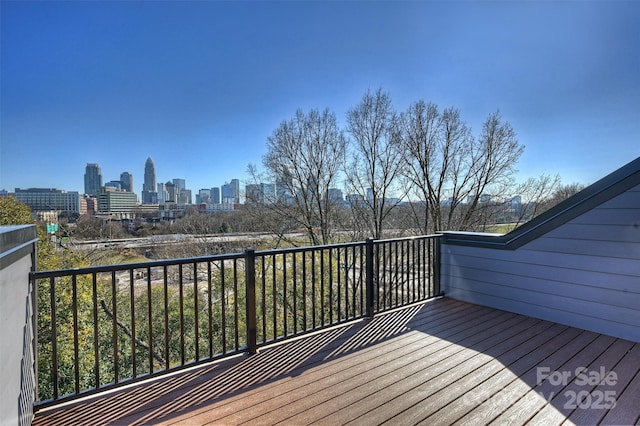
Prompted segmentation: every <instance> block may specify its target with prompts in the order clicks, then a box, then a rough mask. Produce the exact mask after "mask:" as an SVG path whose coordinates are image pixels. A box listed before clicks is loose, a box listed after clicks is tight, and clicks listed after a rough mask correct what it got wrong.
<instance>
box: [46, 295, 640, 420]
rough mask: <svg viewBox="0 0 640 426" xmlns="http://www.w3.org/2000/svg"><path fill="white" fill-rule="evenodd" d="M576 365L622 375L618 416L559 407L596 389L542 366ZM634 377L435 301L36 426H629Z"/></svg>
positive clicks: (614, 362) (636, 362)
mask: <svg viewBox="0 0 640 426" xmlns="http://www.w3.org/2000/svg"><path fill="white" fill-rule="evenodd" d="M579 366H584V367H587V368H588V369H589V371H596V370H598V369H599V368H600V367H604V368H605V369H606V370H608V371H609V370H611V371H615V372H616V373H617V374H618V381H617V382H616V383H615V385H614V386H609V387H607V389H608V390H610V391H611V392H613V393H614V394H615V397H616V401H617V405H616V406H615V407H614V408H613V409H611V410H589V409H575V410H573V409H569V408H564V405H565V403H566V399H565V397H564V396H563V395H562V392H566V391H576V392H579V391H583V390H588V391H592V390H599V389H600V387H598V386H590V387H585V386H582V385H580V384H578V383H576V382H575V381H573V378H572V380H570V381H569V383H567V385H566V386H564V385H563V386H559V385H557V384H555V385H554V384H551V383H550V381H549V380H543V381H541V382H540V383H538V376H537V374H538V373H537V372H538V368H539V367H547V368H549V369H550V371H564V370H575V368H576V367H579ZM639 370H640V344H636V343H633V342H629V341H625V340H620V339H615V338H613V337H609V336H603V335H598V334H595V333H591V332H586V331H583V330H579V329H576V328H571V327H567V326H564V325H559V324H554V323H551V322H547V321H542V320H537V319H533V318H529V317H525V316H521V315H516V314H512V313H508V312H504V311H498V310H495V309H491V308H486V307H481V306H478V305H472V304H468V303H464V302H458V301H454V300H450V299H439V300H435V301H431V302H429V303H426V304H424V305H418V306H414V307H409V308H406V309H403V310H399V311H396V312H393V313H389V314H384V315H379V316H377V317H376V318H374V319H373V320H364V321H360V322H356V323H352V324H349V325H346V326H343V327H340V328H335V329H331V330H327V331H325V332H321V333H317V334H313V335H309V336H306V337H303V338H301V339H299V340H296V341H290V342H287V343H283V344H280V345H277V346H272V347H268V348H264V349H262V350H261V351H260V352H259V353H258V354H256V355H252V356H241V357H237V358H235V359H231V360H227V361H224V362H219V363H215V364H211V365H207V366H203V367H199V368H196V369H193V370H189V371H184V372H181V373H178V374H175V375H172V376H171V377H166V378H162V379H156V380H154V381H150V382H147V383H140V384H137V385H135V386H132V387H130V388H126V389H120V390H117V391H114V392H112V393H110V394H105V395H97V396H94V397H92V398H89V399H87V400H83V401H79V402H76V403H73V404H70V405H67V406H63V407H56V408H53V409H49V410H44V411H41V412H39V413H37V414H36V417H35V419H34V422H33V424H34V425H36V426H39V425H48V424H78V423H81V424H166V425H170V424H176V425H178V424H180V425H182V424H198V425H201V424H242V423H251V424H278V423H281V424H309V423H317V424H326V425H335V424H347V423H348V424H367V425H370V424H382V423H385V422H387V423H389V424H418V423H422V424H429V425H434V424H453V423H455V422H458V423H460V424H487V423H490V422H492V421H493V422H495V423H496V424H504V423H506V422H509V423H511V424H536V423H539V424H560V423H562V422H566V423H567V424H572V423H577V424H595V423H598V422H602V423H603V424H633V423H637V422H638V421H639V419H640V396H639V395H640V373H639ZM603 388H604V387H603ZM551 392H553V393H554V398H553V399H551V401H550V402H549V401H548V400H547V398H545V396H548V395H550V393H551Z"/></svg>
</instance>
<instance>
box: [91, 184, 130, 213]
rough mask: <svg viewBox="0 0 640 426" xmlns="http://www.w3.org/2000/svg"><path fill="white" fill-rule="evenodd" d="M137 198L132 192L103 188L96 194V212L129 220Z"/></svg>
mask: <svg viewBox="0 0 640 426" xmlns="http://www.w3.org/2000/svg"><path fill="white" fill-rule="evenodd" d="M137 204H138V197H137V196H136V194H135V193H133V192H127V191H123V190H120V189H115V188H111V187H108V186H103V187H102V188H100V193H99V194H98V212H100V213H107V214H109V215H110V216H116V217H119V218H131V217H133V215H134V213H135V209H136V206H137Z"/></svg>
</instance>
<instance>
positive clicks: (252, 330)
mask: <svg viewBox="0 0 640 426" xmlns="http://www.w3.org/2000/svg"><path fill="white" fill-rule="evenodd" d="M244 259H245V265H244V268H245V283H246V299H247V348H248V351H249V354H251V355H253V354H255V353H256V352H257V334H258V329H257V325H256V252H255V250H254V249H252V248H247V249H245V250H244Z"/></svg>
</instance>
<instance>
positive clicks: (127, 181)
mask: <svg viewBox="0 0 640 426" xmlns="http://www.w3.org/2000/svg"><path fill="white" fill-rule="evenodd" d="M120 182H122V190H123V191H127V192H133V188H134V186H133V175H132V174H131V173H129V172H122V173H120Z"/></svg>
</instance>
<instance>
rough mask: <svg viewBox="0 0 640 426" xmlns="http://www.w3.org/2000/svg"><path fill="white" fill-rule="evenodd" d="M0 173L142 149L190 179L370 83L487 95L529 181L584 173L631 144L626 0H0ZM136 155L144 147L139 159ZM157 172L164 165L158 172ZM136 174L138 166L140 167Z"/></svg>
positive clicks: (238, 163)
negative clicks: (510, 131)
mask: <svg viewBox="0 0 640 426" xmlns="http://www.w3.org/2000/svg"><path fill="white" fill-rule="evenodd" d="M0 8H1V11H0V12H1V13H0V19H1V25H0V27H1V29H0V31H1V34H0V35H1V37H0V43H1V46H0V47H1V49H0V50H1V51H2V61H1V63H0V66H1V68H2V69H1V75H2V78H1V80H0V85H1V91H0V93H1V96H0V102H1V108H0V120H1V126H0V132H1V134H0V189H5V190H7V191H12V190H14V189H15V188H16V187H18V188H30V187H39V186H48V187H55V188H60V189H65V190H68V191H78V192H83V185H82V183H83V182H82V180H81V179H79V178H78V176H81V175H82V174H83V171H84V168H85V166H86V164H87V163H92V162H96V163H99V164H100V165H101V168H102V175H103V176H104V178H105V181H106V182H108V181H110V180H117V179H118V176H120V174H121V173H122V172H123V171H127V172H130V173H132V174H133V176H134V179H137V180H134V184H135V185H137V187H134V191H135V192H136V193H137V194H140V192H141V183H142V182H143V177H144V170H143V168H142V164H143V162H144V159H145V158H147V157H149V156H151V157H152V158H153V159H154V163H155V167H156V170H158V171H159V177H160V176H162V179H165V178H169V179H170V178H172V177H180V178H184V179H186V180H187V182H188V183H189V186H190V187H191V188H192V189H193V190H194V193H195V192H197V191H198V190H199V189H201V188H208V187H210V186H211V185H212V184H213V185H218V184H220V185H222V183H223V182H225V181H226V180H228V179H229V178H231V177H239V178H240V179H241V180H242V181H243V183H244V181H245V179H247V174H246V172H245V171H246V169H247V166H248V164H250V163H251V164H255V165H257V166H258V167H259V168H261V162H262V157H263V155H264V154H265V153H266V147H267V140H268V138H269V136H271V135H272V133H273V131H274V130H275V129H276V128H277V127H278V125H279V124H280V123H281V122H282V121H283V120H286V119H289V118H291V117H292V116H293V115H294V114H295V111H296V109H298V108H300V109H302V110H303V111H309V110H310V109H312V108H317V109H320V110H322V109H324V108H329V109H331V110H332V111H334V112H335V114H336V116H337V118H338V121H339V124H340V125H341V127H344V124H345V116H346V112H347V111H348V110H349V109H350V108H352V107H353V106H354V105H356V104H357V103H358V102H359V100H360V99H361V97H362V95H363V94H364V93H365V92H366V91H367V90H369V89H373V90H375V89H377V88H378V87H380V88H382V89H383V90H384V91H387V92H389V94H390V95H391V98H392V100H393V104H394V107H395V108H396V109H397V110H398V111H403V110H406V108H407V107H408V106H409V104H410V103H411V102H414V101H417V100H421V99H422V100H425V101H427V102H433V103H435V104H437V105H438V106H439V107H440V108H441V109H443V108H447V107H455V108H458V109H459V110H460V113H461V117H462V118H463V120H465V121H466V122H467V124H468V125H469V126H471V128H472V129H473V133H474V134H475V135H478V134H479V132H480V130H481V126H482V122H483V120H484V119H485V118H486V117H487V116H488V115H489V114H491V113H492V112H494V111H496V110H499V111H500V113H501V115H502V116H503V118H504V120H506V121H508V122H509V123H510V124H511V125H512V126H513V128H514V130H515V131H516V133H517V135H518V139H519V142H520V143H521V144H522V145H524V146H525V147H526V148H525V151H524V154H523V155H522V158H521V160H520V162H519V163H518V165H517V168H518V170H519V174H518V178H519V180H522V181H524V180H525V179H527V178H529V177H537V176H539V175H541V174H551V175H555V174H559V175H560V176H561V178H562V180H563V183H566V184H569V183H572V182H578V183H582V184H589V183H592V182H594V181H596V180H597V179H598V178H599V177H600V176H604V175H606V174H608V173H609V172H610V171H612V170H615V169H617V168H618V167H620V166H622V165H623V164H626V163H628V162H629V161H631V160H632V159H634V158H636V157H637V156H639V155H640V144H639V143H638V140H640V120H637V117H638V116H640V75H638V73H637V70H638V69H640V51H638V49H637V46H638V45H640V22H639V19H640V3H638V2H625V1H621V2H605V1H595V2H251V1H247V2H237V3H235V2H173V1H168V2H62V1H51V2H14V1H3V2H0ZM141 159H142V160H141ZM162 179H160V180H158V182H160V181H161V180H162ZM136 182H137V183H136Z"/></svg>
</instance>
